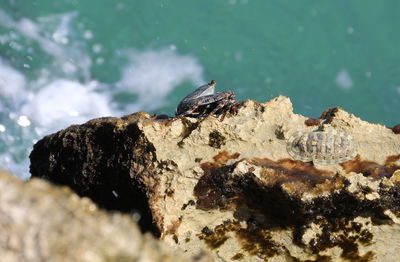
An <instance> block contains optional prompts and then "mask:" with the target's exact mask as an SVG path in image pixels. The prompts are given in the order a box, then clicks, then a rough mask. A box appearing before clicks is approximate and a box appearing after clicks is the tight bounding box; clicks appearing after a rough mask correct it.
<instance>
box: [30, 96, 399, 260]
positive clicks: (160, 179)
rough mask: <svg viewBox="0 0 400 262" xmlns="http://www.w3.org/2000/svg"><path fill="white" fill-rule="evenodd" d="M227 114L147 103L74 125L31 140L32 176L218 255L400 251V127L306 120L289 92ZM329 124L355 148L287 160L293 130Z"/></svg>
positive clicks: (327, 116) (353, 256)
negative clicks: (156, 109)
mask: <svg viewBox="0 0 400 262" xmlns="http://www.w3.org/2000/svg"><path fill="white" fill-rule="evenodd" d="M225 113H226V116H225V118H223V120H221V118H218V117H215V116H208V117H206V118H205V119H204V120H202V121H199V120H198V119H195V118H181V119H180V118H168V117H167V116H152V115H149V114H147V113H144V112H139V113H136V114H132V115H128V116H124V117H122V118H112V117H108V118H99V119H94V120H91V121H89V122H87V123H85V124H83V125H77V126H71V127H69V128H67V129H64V130H61V131H59V132H58V133H55V134H52V135H49V136H47V137H45V138H43V139H42V140H40V141H39V142H38V143H37V144H36V145H35V147H34V150H33V151H32V154H31V156H30V158H31V174H32V176H33V177H41V178H46V179H48V180H50V181H52V182H55V183H57V184H63V185H68V186H69V187H71V188H72V189H73V190H74V191H76V192H77V193H78V194H79V195H80V196H87V197H89V198H91V199H92V200H93V201H95V202H96V203H97V204H98V205H100V206H101V207H103V208H105V209H108V210H119V211H123V212H139V213H140V214H141V220H140V223H139V224H140V227H141V229H142V230H144V231H151V232H152V233H153V234H154V235H156V236H157V237H159V238H160V239H161V240H163V241H164V242H166V243H167V244H168V245H170V246H174V247H180V248H181V249H182V250H184V251H185V252H187V253H189V254H192V255H196V254H199V253H200V252H202V251H201V250H209V251H210V252H211V253H212V255H213V256H214V259H215V260H216V261H234V260H237V261H266V260H268V261H346V260H347V261H373V260H377V261H395V260H396V257H395V256H394V255H393V254H394V252H395V250H397V248H399V247H400V217H399V216H400V135H399V134H398V132H396V129H389V128H387V127H384V126H381V125H378V124H371V123H368V122H365V121H362V120H361V119H359V118H357V117H355V116H354V115H351V114H349V113H347V112H346V111H344V110H342V109H340V108H332V109H328V110H326V111H325V112H323V113H322V115H321V117H320V118H319V119H308V118H306V117H304V116H301V115H298V114H294V113H293V108H292V104H291V102H290V100H289V99H288V98H286V97H282V96H281V97H277V98H275V99H273V100H271V101H269V102H267V103H258V102H255V101H243V102H236V103H235V104H234V105H233V106H232V107H231V108H230V109H229V112H225ZM321 123H323V126H324V128H329V129H330V130H336V132H340V133H343V134H347V135H349V136H351V137H352V139H353V140H352V144H351V147H352V148H351V150H353V151H354V152H355V156H354V158H352V159H351V160H348V161H347V162H343V163H335V162H330V164H328V163H326V164H320V163H318V162H317V161H314V163H313V162H302V161H300V160H296V159H293V158H291V156H290V155H289V153H288V151H287V144H288V139H289V138H290V137H291V136H292V135H293V134H296V133H298V132H299V131H300V132H312V131H315V130H317V129H318V128H319V127H321ZM325 142H326V141H325ZM325 142H324V143H325ZM326 143H328V142H326ZM289 149H290V148H289ZM328 153H329V151H328ZM332 157H333V159H334V158H335V155H333V156H332Z"/></svg>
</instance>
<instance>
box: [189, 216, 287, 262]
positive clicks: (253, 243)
mask: <svg viewBox="0 0 400 262" xmlns="http://www.w3.org/2000/svg"><path fill="white" fill-rule="evenodd" d="M229 232H232V233H234V235H235V237H236V238H237V241H238V242H239V244H240V245H241V249H242V250H243V251H245V252H246V253H247V254H248V255H250V256H257V257H259V258H261V259H265V260H267V259H268V258H270V257H273V256H275V255H278V254H280V253H281V252H282V247H281V246H280V245H279V244H277V243H276V242H275V241H273V240H272V236H271V234H270V232H269V231H268V230H264V229H260V228H258V227H255V226H253V225H251V224H249V225H248V226H247V228H243V227H242V226H241V225H240V223H239V222H237V221H235V222H234V221H231V220H227V221H225V222H224V223H222V224H220V225H218V226H216V227H215V228H214V229H213V230H211V229H210V228H208V227H204V228H203V230H202V232H201V233H200V234H198V235H197V236H198V237H199V238H200V239H202V240H204V241H205V242H206V244H207V245H208V246H209V247H210V248H211V249H217V248H219V247H221V246H222V245H223V244H224V243H225V242H226V241H227V240H228V239H229V238H230V237H232V236H229V235H228V233H229ZM243 257H244V256H243V254H241V253H237V254H235V255H234V256H233V257H232V259H233V260H240V259H242V258H243Z"/></svg>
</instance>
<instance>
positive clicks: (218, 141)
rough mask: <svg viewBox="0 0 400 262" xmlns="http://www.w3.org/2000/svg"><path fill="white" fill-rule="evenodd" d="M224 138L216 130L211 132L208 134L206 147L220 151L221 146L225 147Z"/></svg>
mask: <svg viewBox="0 0 400 262" xmlns="http://www.w3.org/2000/svg"><path fill="white" fill-rule="evenodd" d="M225 143H226V138H225V137H224V136H223V135H222V134H221V133H220V132H218V131H217V130H214V131H212V132H211V133H210V134H209V140H208V145H209V146H211V147H214V148H217V149H220V148H221V146H223V145H225Z"/></svg>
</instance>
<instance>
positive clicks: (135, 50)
mask: <svg viewBox="0 0 400 262" xmlns="http://www.w3.org/2000/svg"><path fill="white" fill-rule="evenodd" d="M399 24H400V2H398V1H397V0H387V1H374V0H354V1H345V0H340V1H339V0H338V1H317V0H299V1H291V0H218V1H215V0H203V1H197V0H175V1H173V0H170V1H167V0H163V1H155V0H150V1H139V0H132V1H128V0H125V1H122V0H120V1H118V0H101V1H99V0H85V1H78V0H60V1H50V0H30V1H16V0H1V2H0V167H3V168H6V169H8V170H10V171H12V172H13V173H14V174H16V175H17V176H19V177H21V178H27V177H29V171H28V167H29V160H28V155H29V152H30V151H31V150H32V146H33V144H34V143H35V142H36V141H37V140H38V139H40V138H41V137H43V136H44V135H47V134H50V133H52V132H55V131H57V130H59V129H63V128H66V127H68V126H69V125H71V124H80V123H84V122H85V121H87V120H89V119H91V118H95V117H101V116H121V115H124V114H130V113H133V112H136V111H139V110H144V111H149V112H151V113H163V114H168V115H173V113H174V110H175V107H176V105H177V103H179V101H180V100H181V99H182V98H183V97H184V96H185V95H187V94H188V93H189V92H191V91H193V90H194V89H195V88H196V87H197V86H199V85H202V84H204V83H206V82H209V81H210V80H212V79H215V80H217V87H216V88H217V91H227V90H232V91H234V92H235V93H236V97H237V99H238V100H244V99H255V100H258V101H261V102H264V101H267V100H269V99H271V98H273V97H275V96H277V95H285V96H288V97H290V99H291V100H292V102H293V105H294V111H295V112H296V113H300V114H303V115H306V116H309V117H318V116H319V115H320V114H321V112H322V111H323V110H324V109H326V108H329V107H334V106H341V107H343V108H344V109H345V110H347V111H349V112H350V113H353V114H355V115H357V116H359V117H361V118H362V119H364V120H367V121H371V122H376V123H381V124H385V125H388V126H393V125H395V124H398V123H400V116H399V111H400V34H399V33H398V25H399Z"/></svg>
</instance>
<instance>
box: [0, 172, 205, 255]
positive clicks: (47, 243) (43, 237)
mask: <svg viewBox="0 0 400 262" xmlns="http://www.w3.org/2000/svg"><path fill="white" fill-rule="evenodd" d="M0 232H1V234H0V254H1V258H0V260H1V261H7V262H13V261H85V262H100V261H142V262H144V261H149V262H150V261H194V259H192V258H190V257H187V256H185V255H183V254H181V253H180V252H173V251H171V250H170V248H168V247H166V246H165V245H164V244H162V243H160V242H158V241H157V240H155V239H154V238H153V237H152V236H150V235H145V236H143V235H142V234H141V232H140V231H139V229H138V227H137V225H136V223H134V222H133V220H132V219H131V218H129V217H128V215H121V214H118V213H114V214H107V213H106V212H104V211H101V210H99V209H98V207H97V206H96V205H95V204H94V203H93V202H92V201H91V200H89V199H88V198H80V197H78V196H77V195H76V194H75V193H73V192H71V190H70V189H68V188H67V187H55V186H53V185H51V184H50V183H48V182H46V181H44V180H41V179H37V178H34V179H32V180H31V181H29V182H27V183H24V182H22V181H20V180H17V179H16V178H14V177H12V176H11V175H10V174H8V173H6V172H4V171H1V170H0ZM199 260H204V261H210V260H208V259H206V257H203V258H202V257H198V258H197V259H196V260H195V261H199Z"/></svg>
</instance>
